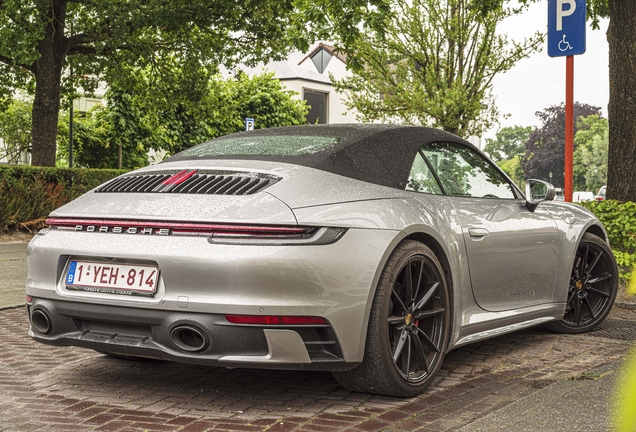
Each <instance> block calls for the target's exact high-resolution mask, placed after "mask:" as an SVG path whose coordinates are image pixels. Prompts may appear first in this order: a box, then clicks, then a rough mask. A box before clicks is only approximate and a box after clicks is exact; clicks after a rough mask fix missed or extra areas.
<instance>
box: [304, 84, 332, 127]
mask: <svg viewBox="0 0 636 432" xmlns="http://www.w3.org/2000/svg"><path fill="white" fill-rule="evenodd" d="M303 93H304V97H305V101H307V105H308V106H309V113H307V123H309V124H316V123H317V124H326V123H327V93H321V92H317V91H312V90H304V91H303Z"/></svg>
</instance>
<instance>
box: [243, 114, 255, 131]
mask: <svg viewBox="0 0 636 432" xmlns="http://www.w3.org/2000/svg"><path fill="white" fill-rule="evenodd" d="M245 130H246V131H251V130H254V119H253V118H249V117H245Z"/></svg>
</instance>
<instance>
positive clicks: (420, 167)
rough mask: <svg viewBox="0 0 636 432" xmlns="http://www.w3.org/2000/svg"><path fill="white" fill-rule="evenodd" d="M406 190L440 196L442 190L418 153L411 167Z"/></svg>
mask: <svg viewBox="0 0 636 432" xmlns="http://www.w3.org/2000/svg"><path fill="white" fill-rule="evenodd" d="M406 190H409V191H415V192H423V193H429V194H437V195H442V189H441V188H440V187H439V184H438V183H437V180H435V176H433V173H432V172H431V170H430V168H429V167H428V165H427V164H426V161H425V160H424V158H422V156H421V155H420V154H419V153H418V154H417V155H416V156H415V161H414V162H413V166H412V167H411V174H410V175H409V181H408V182H407V183H406Z"/></svg>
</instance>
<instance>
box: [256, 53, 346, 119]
mask: <svg viewBox="0 0 636 432" xmlns="http://www.w3.org/2000/svg"><path fill="white" fill-rule="evenodd" d="M298 57H299V55H298V54H297V55H295V56H294V55H292V56H290V59H289V60H286V61H279V62H271V63H268V64H267V65H265V66H264V67H259V68H254V69H250V70H248V71H247V72H248V73H250V74H256V73H260V72H263V71H264V70H268V71H271V72H273V73H274V78H276V79H278V80H279V81H280V82H281V83H282V84H283V85H284V86H285V88H287V89H288V90H293V91H295V92H297V93H298V95H299V97H300V98H301V99H303V100H306V101H307V105H309V106H310V109H309V114H308V115H307V123H310V124H315V123H318V124H325V123H356V122H357V120H356V117H355V114H356V112H355V110H348V109H347V107H346V106H345V104H344V100H345V98H346V94H343V93H338V92H336V90H335V88H334V86H333V84H332V83H331V79H330V75H331V76H333V78H334V79H336V80H339V79H342V78H344V77H345V76H346V75H347V74H348V72H347V68H346V66H345V57H344V55H343V54H339V53H335V52H334V48H333V47H332V46H330V45H327V44H325V43H322V42H321V43H319V44H318V45H317V46H316V47H315V48H314V49H313V50H311V51H310V52H309V54H307V55H305V56H304V57H303V58H302V60H300V61H298V60H297V59H298ZM294 58H296V60H293V59H294Z"/></svg>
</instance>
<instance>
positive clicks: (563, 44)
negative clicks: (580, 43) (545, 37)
mask: <svg viewBox="0 0 636 432" xmlns="http://www.w3.org/2000/svg"><path fill="white" fill-rule="evenodd" d="M565 36H566V35H563V39H561V42H559V51H567V50H571V49H572V45H570V42H568V41H566V40H565Z"/></svg>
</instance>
